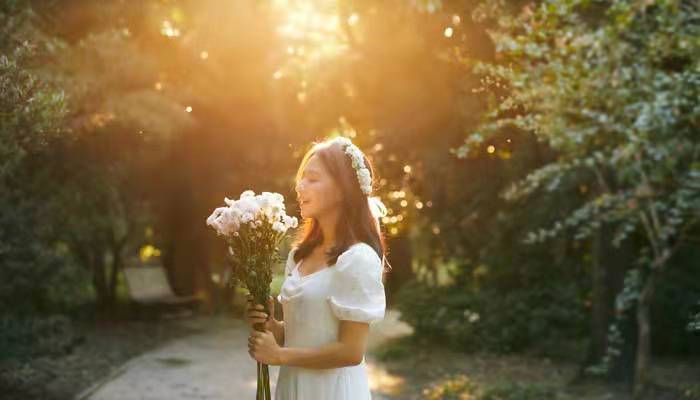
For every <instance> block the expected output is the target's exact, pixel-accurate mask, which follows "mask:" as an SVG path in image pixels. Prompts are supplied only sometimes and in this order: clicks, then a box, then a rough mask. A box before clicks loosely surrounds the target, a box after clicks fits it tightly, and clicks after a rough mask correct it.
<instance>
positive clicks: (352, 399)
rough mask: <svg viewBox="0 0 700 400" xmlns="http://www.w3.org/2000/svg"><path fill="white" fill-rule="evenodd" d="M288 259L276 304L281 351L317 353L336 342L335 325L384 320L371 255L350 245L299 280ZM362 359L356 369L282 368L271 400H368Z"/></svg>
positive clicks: (376, 261) (378, 272) (378, 269)
mask: <svg viewBox="0 0 700 400" xmlns="http://www.w3.org/2000/svg"><path fill="white" fill-rule="evenodd" d="M293 255H294V250H292V251H291V252H290V253H289V256H288V258H287V264H286V266H285V279H284V282H283V284H282V288H281V289H280V294H279V296H277V299H278V300H279V302H280V303H281V304H282V309H283V310H284V338H285V344H284V346H285V347H319V346H322V345H324V344H328V343H332V342H335V341H337V340H338V327H339V324H340V320H350V321H360V322H367V323H370V324H371V323H373V322H376V321H379V320H381V319H383V318H384V312H385V309H386V300H385V295H384V284H383V283H382V270H383V265H382V262H381V259H380V258H379V256H378V255H377V253H376V252H375V251H374V249H373V248H372V247H371V246H370V245H368V244H366V243H364V242H360V243H355V244H354V245H352V246H350V247H349V248H348V249H347V250H346V251H344V252H343V253H342V254H341V255H340V256H338V259H337V261H336V263H335V265H333V266H330V267H328V266H326V267H324V268H323V269H321V270H319V271H316V272H314V273H311V274H309V275H305V276H300V275H299V272H298V267H299V264H300V263H301V261H300V262H299V263H295V262H294V258H293ZM371 398H372V397H371V395H370V389H369V381H368V378H367V370H366V367H365V359H364V357H363V358H362V362H361V363H360V364H358V365H353V366H349V367H342V368H331V369H308V368H299V367H293V366H288V365H282V366H280V369H279V376H278V379H277V385H276V388H275V400H365V399H371Z"/></svg>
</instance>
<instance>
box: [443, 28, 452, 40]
mask: <svg viewBox="0 0 700 400" xmlns="http://www.w3.org/2000/svg"><path fill="white" fill-rule="evenodd" d="M452 33H454V29H452V27H451V26H448V27H447V28H445V32H444V35H445V37H448V38H449V37H452Z"/></svg>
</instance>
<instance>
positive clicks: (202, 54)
mask: <svg viewBox="0 0 700 400" xmlns="http://www.w3.org/2000/svg"><path fill="white" fill-rule="evenodd" d="M199 58H201V59H202V60H206V59H207V58H209V52H208V51H202V52H201V53H199Z"/></svg>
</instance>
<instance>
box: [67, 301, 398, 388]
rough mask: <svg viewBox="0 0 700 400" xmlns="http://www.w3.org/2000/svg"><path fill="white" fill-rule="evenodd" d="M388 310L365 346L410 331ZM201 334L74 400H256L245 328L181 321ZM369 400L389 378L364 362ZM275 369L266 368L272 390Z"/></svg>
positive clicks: (132, 364)
mask: <svg viewBox="0 0 700 400" xmlns="http://www.w3.org/2000/svg"><path fill="white" fill-rule="evenodd" d="M398 315H399V314H398V312H396V311H392V310H390V311H388V312H387V316H386V318H385V320H384V321H382V322H380V323H377V324H374V325H372V327H371V329H370V332H371V333H370V338H369V346H370V347H374V346H378V345H381V343H382V342H383V341H384V340H386V339H387V338H391V337H394V336H397V335H402V334H406V333H408V332H410V327H408V326H407V325H405V324H404V323H402V322H399V321H398ZM183 323H185V324H192V325H193V326H194V327H196V328H197V329H198V330H200V331H201V332H202V333H199V334H194V335H192V336H188V337H186V338H182V339H177V340H175V341H172V342H169V343H167V344H165V345H163V346H162V347H160V348H158V349H155V350H153V351H150V352H148V353H145V354H142V355H140V356H138V357H136V358H134V359H132V360H130V361H129V362H127V363H126V364H125V365H123V366H122V367H121V368H119V369H118V370H117V371H116V372H115V373H114V374H113V375H112V376H111V377H110V378H108V379H107V380H106V381H105V382H103V383H101V384H99V385H97V386H95V387H93V388H91V389H89V390H88V391H86V392H84V393H83V394H81V395H80V396H79V397H78V400H86V399H88V400H198V399H207V400H231V399H255V389H256V364H255V362H254V360H252V359H251V358H250V356H249V355H248V334H249V328H248V327H247V325H245V323H244V322H243V321H241V320H235V319H225V318H215V319H211V318H209V319H201V318H196V319H192V320H189V321H184V322H183ZM366 362H367V367H368V371H369V375H370V385H371V386H372V388H373V393H374V395H373V399H377V400H378V399H382V398H383V396H382V395H381V391H382V386H384V384H385V383H390V381H391V377H390V376H387V374H386V373H384V371H383V369H382V368H381V367H380V366H377V365H376V364H375V363H374V362H373V361H372V360H371V358H369V357H368V358H367V360H366ZM278 372H279V367H276V366H271V367H270V386H271V389H272V393H274V391H275V383H276V382H277V374H278Z"/></svg>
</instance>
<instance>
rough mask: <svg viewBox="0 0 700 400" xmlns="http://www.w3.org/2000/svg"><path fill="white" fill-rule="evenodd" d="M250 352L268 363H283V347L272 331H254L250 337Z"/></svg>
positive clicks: (262, 361) (264, 362)
mask: <svg viewBox="0 0 700 400" xmlns="http://www.w3.org/2000/svg"><path fill="white" fill-rule="evenodd" d="M248 354H250V356H251V357H252V358H254V359H255V360H257V361H259V362H261V363H263V364H267V365H282V348H281V347H280V346H279V345H278V344H277V341H276V340H275V336H274V335H273V334H272V332H270V331H268V330H266V331H265V332H258V331H252V332H251V333H250V336H249V337H248Z"/></svg>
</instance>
